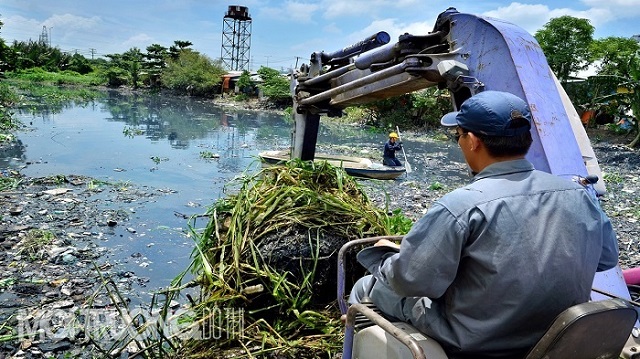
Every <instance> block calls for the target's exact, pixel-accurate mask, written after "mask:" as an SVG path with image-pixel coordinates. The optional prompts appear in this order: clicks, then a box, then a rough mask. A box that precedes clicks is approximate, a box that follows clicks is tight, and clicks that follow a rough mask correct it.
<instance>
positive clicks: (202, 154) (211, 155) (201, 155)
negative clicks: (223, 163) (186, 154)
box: [200, 151, 220, 159]
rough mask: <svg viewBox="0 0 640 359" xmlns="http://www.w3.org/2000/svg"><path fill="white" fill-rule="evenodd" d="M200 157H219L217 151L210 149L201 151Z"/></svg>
mask: <svg viewBox="0 0 640 359" xmlns="http://www.w3.org/2000/svg"><path fill="white" fill-rule="evenodd" d="M200 158H205V159H214V158H220V155H219V154H217V153H213V152H211V151H201V152H200Z"/></svg>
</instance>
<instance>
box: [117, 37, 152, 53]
mask: <svg viewBox="0 0 640 359" xmlns="http://www.w3.org/2000/svg"><path fill="white" fill-rule="evenodd" d="M155 42H156V41H155V39H154V38H153V37H151V36H149V35H147V34H144V33H143V34H137V35H134V36H131V37H130V38H128V39H127V40H125V41H124V42H122V47H123V48H125V49H126V50H124V51H127V50H129V49H131V48H132V47H137V48H138V49H140V50H142V51H144V49H146V48H147V46H149V45H150V44H153V43H155Z"/></svg>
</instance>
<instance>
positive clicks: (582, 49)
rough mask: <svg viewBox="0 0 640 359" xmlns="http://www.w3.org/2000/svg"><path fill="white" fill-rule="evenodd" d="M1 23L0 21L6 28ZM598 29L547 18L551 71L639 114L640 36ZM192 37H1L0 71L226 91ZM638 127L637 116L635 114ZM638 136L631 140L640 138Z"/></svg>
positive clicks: (602, 110) (397, 112) (385, 119)
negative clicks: (118, 49) (101, 48)
mask: <svg viewBox="0 0 640 359" xmlns="http://www.w3.org/2000/svg"><path fill="white" fill-rule="evenodd" d="M1 28H2V22H1V21H0V30H1ZM594 30H595V28H594V27H593V26H592V25H591V24H590V22H589V20H587V19H581V18H576V17H572V16H561V17H558V18H553V19H551V20H550V21H549V22H547V23H546V24H545V25H544V26H543V27H542V28H541V29H540V30H538V31H537V32H536V33H535V34H534V37H535V38H536V40H537V41H538V43H539V45H540V47H541V49H542V51H543V52H544V54H545V56H546V58H547V61H548V63H549V66H550V68H551V70H552V71H553V72H554V73H555V75H556V76H557V77H558V79H559V80H560V82H561V83H562V84H563V86H564V88H565V89H566V91H567V93H568V94H569V96H570V98H571V99H572V101H573V103H574V106H576V108H578V109H579V110H580V111H592V112H593V113H595V114H597V115H607V116H609V117H613V118H623V117H625V116H626V114H627V113H629V112H630V111H632V112H633V114H634V115H635V116H636V117H637V114H638V113H640V43H639V42H638V41H636V40H635V39H632V38H623V37H607V38H603V39H594V38H593V33H594ZM191 46H192V43H191V42H190V41H182V40H176V41H174V43H173V44H172V45H171V46H169V47H165V46H162V45H160V44H151V45H149V46H147V47H146V49H145V50H144V51H143V50H140V49H138V48H136V47H133V48H131V49H129V50H128V51H126V52H124V53H122V54H109V55H106V57H105V58H98V59H87V58H85V57H84V56H82V55H80V54H69V53H65V52H62V51H61V50H60V49H58V48H55V47H50V46H49V45H48V44H47V43H46V42H44V41H32V40H29V41H14V42H13V43H12V44H10V45H8V44H6V43H5V42H4V40H2V38H1V37H0V72H3V73H20V72H23V71H39V70H42V71H50V72H64V73H68V74H77V75H78V76H94V77H95V78H96V81H95V82H97V83H99V84H103V85H107V86H114V87H117V86H130V87H132V88H134V89H135V88H139V87H146V88H150V89H161V88H166V89H170V90H172V91H174V92H176V93H179V94H188V95H193V96H213V95H215V94H219V93H220V92H221V89H220V86H221V81H222V76H223V75H224V74H225V73H226V70H225V69H224V67H223V66H222V61H221V60H219V59H218V60H213V59H211V58H209V57H207V56H206V55H204V54H201V53H199V52H198V51H196V50H194V49H192V48H191ZM586 69H594V70H595V73H596V75H595V76H590V77H589V78H588V79H586V80H585V81H578V79H576V78H575V77H576V75H577V74H579V73H580V72H581V71H584V70H586ZM258 73H259V74H260V75H261V77H262V83H261V84H255V83H253V82H252V81H251V78H250V76H249V73H248V72H245V73H244V74H243V75H242V76H241V77H240V79H239V81H238V87H239V88H240V91H241V97H248V96H251V94H252V91H251V89H255V88H256V87H259V88H260V89H261V90H262V91H263V94H264V95H265V96H267V97H268V98H270V99H272V100H273V101H275V102H278V103H279V104H280V105H281V106H286V105H290V103H291V99H290V93H289V84H288V81H287V79H286V78H284V77H282V76H281V74H280V73H279V71H277V70H274V69H271V68H268V67H261V68H260V69H259V70H258ZM449 109H450V105H449V103H448V100H447V98H446V92H443V91H440V90H437V89H427V90H423V91H418V92H415V93H410V94H405V95H402V96H400V97H399V98H394V99H391V100H383V101H377V102H375V103H372V104H369V105H366V106H361V107H359V108H358V109H355V110H353V109H352V110H348V111H347V113H354V112H355V113H357V115H358V116H360V117H361V118H362V119H363V121H364V122H367V123H368V124H371V125H374V126H378V127H381V128H387V127H389V126H391V127H393V126H394V125H398V124H399V125H402V126H403V127H422V126H425V125H429V123H435V122H436V121H435V120H434V119H437V118H438V117H439V115H440V114H442V113H444V112H446V111H448V110H449ZM631 123H632V130H635V131H636V133H637V134H638V133H640V132H638V121H633V120H631ZM639 141H640V136H636V138H635V139H634V140H633V141H632V143H631V144H632V145H633V146H636V145H638V144H639Z"/></svg>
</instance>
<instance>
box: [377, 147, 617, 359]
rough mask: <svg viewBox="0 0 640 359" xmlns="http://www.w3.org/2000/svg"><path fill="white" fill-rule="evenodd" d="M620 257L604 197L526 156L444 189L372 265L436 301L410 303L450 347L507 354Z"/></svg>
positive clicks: (411, 293) (418, 319)
mask: <svg viewBox="0 0 640 359" xmlns="http://www.w3.org/2000/svg"><path fill="white" fill-rule="evenodd" d="M617 261H618V244H617V239H616V235H615V232H614V231H613V229H612V226H611V223H610V221H609V219H608V218H607V216H606V215H605V214H604V213H603V212H602V210H601V208H600V206H599V204H598V203H597V199H595V198H593V197H592V196H591V195H590V194H589V193H588V192H587V191H586V190H585V189H584V188H583V187H581V186H579V185H578V184H576V183H574V182H571V181H569V180H567V179H563V178H560V177H557V176H555V175H551V174H548V173H545V172H542V171H537V170H534V168H533V165H532V164H531V163H530V162H529V161H527V160H524V159H523V160H515V161H506V162H499V163H495V164H492V165H490V166H488V167H487V168H485V169H484V170H483V171H482V172H480V173H479V174H477V175H476V176H475V177H474V179H473V182H472V183H471V184H469V185H467V186H465V187H462V188H460V189H457V190H454V191H452V192H450V193H448V194H447V195H445V196H444V197H442V198H441V199H440V200H439V201H437V202H436V203H435V204H434V205H433V206H432V208H431V209H430V210H429V211H428V212H427V214H426V215H425V216H424V217H423V218H421V219H420V220H419V221H418V222H416V223H415V225H414V226H413V228H412V229H411V231H410V232H409V233H408V234H407V235H406V236H405V237H404V239H403V240H402V243H401V248H400V252H399V253H397V254H393V255H391V254H387V255H382V256H380V261H379V262H378V263H375V264H373V265H369V266H368V269H369V270H370V271H371V272H372V273H373V274H374V276H376V277H377V278H378V279H379V280H382V281H383V283H384V284H386V285H388V286H389V287H391V288H392V289H393V290H394V291H395V292H396V293H398V294H400V295H401V296H406V297H428V298H430V299H431V300H432V303H431V307H430V308H428V307H426V306H427V304H425V303H428V301H424V300H417V298H413V300H407V301H406V303H405V307H404V308H403V311H404V312H405V315H406V317H407V318H409V321H410V322H411V323H412V324H413V325H415V326H416V327H417V328H418V329H419V330H421V331H423V332H424V333H426V334H428V335H430V336H432V337H433V338H434V339H436V340H438V341H439V342H440V343H441V344H442V345H443V346H444V347H445V348H446V349H448V350H449V351H450V352H454V353H455V352H459V353H460V354H463V353H465V352H468V351H472V352H476V353H478V352H480V353H486V354H500V353H501V352H502V351H504V353H507V352H508V351H509V350H513V349H514V348H522V349H526V348H528V347H530V346H532V345H533V344H534V343H535V342H536V341H537V340H538V339H539V338H540V337H541V336H542V334H543V333H544V331H545V330H546V328H547V327H548V326H549V324H550V323H551V322H552V320H553V319H554V318H555V316H556V315H557V314H559V313H560V312H561V311H563V310H564V309H566V308H568V307H569V306H572V305H574V304H577V303H581V302H585V301H587V300H588V299H589V293H590V290H591V285H592V282H593V278H594V275H595V272H596V271H601V270H606V269H610V268H612V267H615V266H616V264H617ZM407 299H410V298H407ZM378 300H380V298H378ZM382 300H384V299H382Z"/></svg>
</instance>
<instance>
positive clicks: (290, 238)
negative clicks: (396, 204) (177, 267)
mask: <svg viewBox="0 0 640 359" xmlns="http://www.w3.org/2000/svg"><path fill="white" fill-rule="evenodd" d="M238 181H239V182H238V183H236V184H235V185H236V186H237V187H236V188H237V190H236V191H234V194H232V195H229V196H227V197H226V198H223V199H220V200H219V201H218V202H216V203H215V204H214V205H213V206H212V207H211V208H210V209H209V210H208V212H207V216H208V218H209V221H208V223H207V225H206V226H205V228H202V229H196V228H195V222H194V223H192V226H191V228H192V234H193V236H194V237H195V238H196V249H195V250H194V252H193V255H192V258H193V261H192V264H191V267H190V270H191V271H192V272H193V273H194V275H195V277H196V281H197V283H198V284H199V285H200V288H201V299H200V303H199V307H201V308H214V307H230V306H233V307H242V308H244V310H245V317H244V320H245V326H244V328H245V330H244V332H243V333H242V336H240V337H236V338H235V339H234V340H228V341H220V340H217V341H214V342H212V343H205V342H203V341H193V342H192V343H190V346H188V347H189V348H190V349H191V351H193V352H200V351H202V350H205V348H206V351H207V352H209V353H212V352H215V350H222V349H224V348H225V347H226V348H229V347H235V348H244V349H243V352H244V355H248V356H252V355H257V354H265V353H267V352H273V351H276V352H278V353H280V354H283V353H284V352H287V353H288V354H287V355H290V356H298V357H299V356H300V355H301V351H300V349H303V352H306V353H307V354H305V355H311V357H318V355H319V354H320V353H323V352H324V353H327V355H332V353H336V352H337V351H339V348H340V347H341V324H340V321H339V320H338V317H339V314H338V312H337V310H336V308H335V288H336V283H335V278H336V256H337V252H338V250H339V248H340V247H341V246H342V245H343V244H344V243H346V242H347V241H349V240H352V239H357V238H362V237H368V236H378V235H389V234H392V233H390V228H391V226H392V224H393V223H396V222H397V221H398V220H397V218H394V217H397V216H399V215H398V214H395V215H394V216H392V217H389V216H388V215H387V213H386V212H385V211H383V210H381V209H380V208H377V207H376V206H375V205H373V204H372V203H371V202H370V201H369V199H368V198H367V196H366V195H365V193H364V192H363V190H362V188H361V187H360V185H359V184H358V183H357V182H356V180H355V179H354V178H352V177H350V176H348V175H347V174H346V173H345V172H344V170H343V169H341V168H336V167H333V166H331V165H329V164H328V163H326V162H315V163H313V162H303V161H299V160H293V161H289V162H288V163H287V164H285V165H283V166H274V167H266V168H263V169H262V170H261V171H259V172H258V173H257V174H255V175H253V176H248V177H243V178H241V179H239V180H238ZM203 312H206V311H203ZM296 353H297V354H296ZM287 357H288V356H287Z"/></svg>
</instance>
